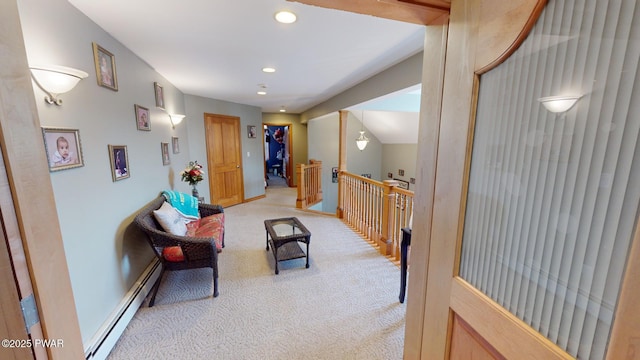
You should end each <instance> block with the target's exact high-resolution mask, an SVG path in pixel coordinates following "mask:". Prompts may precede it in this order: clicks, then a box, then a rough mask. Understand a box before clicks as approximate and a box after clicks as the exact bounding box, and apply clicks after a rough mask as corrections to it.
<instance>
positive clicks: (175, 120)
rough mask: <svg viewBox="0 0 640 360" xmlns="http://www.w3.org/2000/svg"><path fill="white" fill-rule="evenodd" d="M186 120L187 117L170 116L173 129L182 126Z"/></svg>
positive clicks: (180, 115) (179, 115)
mask: <svg viewBox="0 0 640 360" xmlns="http://www.w3.org/2000/svg"><path fill="white" fill-rule="evenodd" d="M184 118H185V115H182V114H169V119H170V120H171V124H172V125H173V127H175V126H176V125H178V124H180V123H181V122H182V120H183V119H184Z"/></svg>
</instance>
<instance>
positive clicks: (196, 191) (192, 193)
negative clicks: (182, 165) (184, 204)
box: [191, 184, 200, 198]
mask: <svg viewBox="0 0 640 360" xmlns="http://www.w3.org/2000/svg"><path fill="white" fill-rule="evenodd" d="M191 186H192V187H193V188H192V189H191V195H193V196H195V197H196V198H200V194H198V188H197V185H195V184H194V185H191Z"/></svg>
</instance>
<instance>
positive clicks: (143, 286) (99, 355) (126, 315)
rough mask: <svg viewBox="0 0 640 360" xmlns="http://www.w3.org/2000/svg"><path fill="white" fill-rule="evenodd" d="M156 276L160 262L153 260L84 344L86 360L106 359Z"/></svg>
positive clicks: (158, 272)
mask: <svg viewBox="0 0 640 360" xmlns="http://www.w3.org/2000/svg"><path fill="white" fill-rule="evenodd" d="M158 276H160V262H159V261H158V259H154V260H153V261H152V262H151V264H149V266H147V268H146V269H145V271H144V272H143V273H142V275H140V278H138V280H137V281H136V283H135V284H133V286H132V287H131V290H129V292H127V294H126V295H125V297H124V298H123V299H122V301H121V302H120V304H119V305H118V307H117V308H116V309H115V310H114V311H113V313H112V314H111V315H110V316H109V318H108V319H107V321H105V323H104V325H102V327H100V329H98V331H97V332H96V335H95V336H94V337H93V338H92V339H91V340H89V342H88V343H87V344H85V346H84V355H85V358H86V359H87V360H103V359H106V358H107V356H108V355H109V353H110V352H111V349H113V347H114V346H115V344H116V342H117V341H118V339H119V338H120V335H122V333H123V332H124V329H125V328H126V327H127V325H128V324H129V322H130V321H131V319H132V318H133V315H135V313H136V311H138V308H139V307H140V305H142V303H143V302H144V299H145V298H146V297H147V294H149V292H150V291H151V288H152V287H153V284H155V282H156V280H157V279H158Z"/></svg>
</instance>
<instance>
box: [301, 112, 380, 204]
mask: <svg viewBox="0 0 640 360" xmlns="http://www.w3.org/2000/svg"><path fill="white" fill-rule="evenodd" d="M307 126H308V134H309V135H308V141H309V159H315V160H321V161H322V211H324V212H328V213H332V214H335V212H336V208H337V206H338V184H337V183H332V182H331V176H332V170H331V169H332V168H333V167H337V166H338V156H339V154H338V152H339V149H338V147H339V140H340V139H339V134H340V117H339V114H338V113H331V114H329V115H326V116H323V117H320V118H317V119H312V120H310V121H309V122H308V123H307ZM361 126H362V123H361V122H360V120H358V119H357V118H356V117H355V116H353V115H352V114H351V113H349V116H348V117H347V170H348V171H349V172H351V173H353V174H356V175H361V174H365V173H366V174H371V177H372V178H373V179H380V169H381V166H382V165H381V157H382V144H381V143H380V141H379V140H378V139H377V138H376V137H375V136H373V135H372V134H371V133H370V132H369V131H368V130H367V129H366V128H365V132H366V135H367V137H368V138H369V140H370V141H369V144H368V145H367V147H366V149H365V150H363V151H360V150H358V148H357V147H356V141H355V139H356V138H357V137H358V136H359V135H360V128H361Z"/></svg>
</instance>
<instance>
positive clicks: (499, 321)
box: [404, 0, 640, 359]
mask: <svg viewBox="0 0 640 360" xmlns="http://www.w3.org/2000/svg"><path fill="white" fill-rule="evenodd" d="M558 3H562V2H558ZM594 3H595V1H594ZM545 5H546V1H543V0H541V1H535V0H530V1H529V0H518V1H500V0H483V1H464V0H460V1H456V0H454V1H452V7H451V20H450V25H449V29H448V31H447V34H446V38H447V39H446V67H444V70H443V75H442V77H443V80H442V89H440V90H439V91H434V92H433V93H429V94H426V95H425V93H426V92H425V91H424V90H423V95H425V97H428V96H430V99H433V98H439V99H441V101H442V103H441V104H438V103H437V102H435V103H433V104H430V105H432V106H433V107H429V108H428V109H427V110H426V111H427V114H426V117H425V118H424V122H422V121H421V125H420V144H419V150H424V151H423V152H421V153H422V154H423V156H424V158H425V159H424V160H422V161H418V171H419V172H424V173H426V174H429V175H431V176H432V178H427V179H425V180H423V181H425V182H424V183H419V184H418V188H419V190H417V191H416V203H418V204H419V206H417V207H416V208H415V210H414V211H415V212H414V229H413V234H412V236H413V237H414V239H413V240H412V251H411V275H410V277H409V297H408V303H407V318H406V322H407V324H406V332H405V354H404V357H405V359H427V358H428V359H471V358H474V359H503V358H507V359H569V358H572V356H571V355H570V354H569V353H568V352H567V351H565V350H563V348H560V347H559V346H558V345H556V343H555V342H552V341H551V340H549V339H548V338H547V337H546V336H543V335H542V334H540V333H539V332H538V331H536V330H535V329H534V328H533V327H531V326H529V325H528V324H527V323H525V322H524V321H522V320H521V319H520V318H519V317H517V316H516V315H513V314H512V313H511V312H510V311H508V310H507V309H506V308H504V307H502V306H501V305H500V304H498V302H497V301H494V300H493V299H492V298H491V297H490V296H488V295H486V290H483V291H481V290H480V289H478V288H476V287H474V286H473V285H471V283H470V281H467V280H465V278H463V277H462V275H460V274H461V270H460V268H461V263H463V262H464V260H465V259H464V256H465V253H463V251H462V249H463V244H462V242H463V240H462V239H463V234H464V232H465V230H466V227H465V225H466V224H465V221H466V218H465V212H466V211H469V209H467V208H466V206H467V201H468V199H467V194H468V193H469V187H470V179H469V178H470V176H471V175H470V174H471V172H470V167H471V163H472V161H473V160H472V159H471V152H472V149H473V145H474V140H475V139H476V138H477V137H478V134H477V132H479V131H480V130H479V129H478V128H476V127H475V124H474V121H475V118H476V111H479V110H478V108H476V104H477V101H478V93H479V86H480V85H479V84H480V78H479V75H481V74H483V73H484V72H486V71H489V69H491V68H492V67H493V66H494V65H496V64H499V63H500V62H502V60H504V59H505V58H507V57H509V55H510V54H511V53H513V51H515V49H516V48H518V46H519V44H520V43H521V41H522V40H523V39H524V38H525V37H526V36H527V34H528V32H529V30H530V29H531V28H532V26H533V24H534V23H535V21H536V20H537V18H538V17H539V15H540V13H541V11H542V9H543V8H544V6H545ZM577 22H578V23H579V21H577ZM614 24H615V22H614ZM431 32H432V31H431V30H427V36H429V34H430V33H431ZM431 40H432V39H427V43H428V42H429V41H431ZM436 40H437V39H436ZM433 42H434V43H437V41H433ZM539 50H540V49H536V51H539ZM443 58H444V57H443ZM428 61H430V59H428V60H426V61H425V66H424V69H425V72H427V73H429V72H430V70H429V69H430V68H429V67H428V66H427V65H426V63H427V62H428ZM433 65H437V64H433ZM432 69H434V70H432V71H433V72H434V73H437V72H438V71H440V70H439V69H438V68H437V66H434V67H433V68H432ZM427 77H429V75H428V74H427V75H426V77H425V78H424V79H423V84H424V83H427V82H425V81H424V80H425V79H427ZM514 77H515V76H514ZM430 80H433V82H428V84H429V85H430V86H431V85H437V83H438V81H437V80H438V77H437V76H434V77H432V78H430ZM589 80H591V79H589ZM531 86H533V85H531ZM436 90H437V89H436ZM439 92H441V93H442V95H441V97H440V96H438V93H439ZM534 101H535V99H534ZM501 105H502V104H501ZM537 105H538V106H541V105H540V104H537ZM503 106H506V105H503ZM423 108H424V107H423ZM440 109H441V110H440ZM421 116H424V115H421ZM518 119H520V117H519V115H518V114H516V115H514V116H513V121H514V122H516V121H518ZM421 120H422V119H421ZM554 120H556V121H564V120H565V119H563V118H557V119H554ZM523 122H524V121H523ZM423 124H424V125H426V129H427V130H428V131H423ZM474 132H475V133H474ZM496 134H497V135H496V137H495V139H496V140H495V144H502V143H503V142H501V141H502V140H503V139H509V138H510V136H509V135H507V134H506V133H497V132H496ZM515 138H516V140H515V141H517V139H518V137H515ZM425 140H435V141H425ZM504 142H506V140H504ZM543 160H546V161H548V158H547V159H543ZM480 164H482V166H484V165H487V164H489V165H491V164H490V163H488V162H482V161H481V162H480ZM493 166H504V164H500V165H495V164H493ZM485 171H486V170H485ZM499 180H500V179H497V181H499ZM596 185H597V183H596ZM419 200H421V201H419ZM496 203H498V204H500V205H502V202H499V201H497V200H496ZM481 211H482V210H481ZM505 212H506V213H509V214H513V213H514V212H513V209H512V212H509V211H508V209H505ZM636 216H637V215H636ZM638 224H640V221H638V219H636V221H635V225H634V229H633V233H632V235H633V236H632V239H631V247H630V250H629V251H628V252H626V253H624V254H623V255H624V256H628V258H626V261H627V263H626V269H625V270H626V275H625V276H624V278H623V279H624V280H623V283H622V288H621V291H620V297H619V302H618V304H617V308H616V309H615V317H614V320H615V321H614V322H613V327H612V332H611V335H610V341H609V344H608V347H607V349H606V354H605V356H604V357H605V358H607V359H621V358H625V359H627V358H628V359H637V358H638V350H637V349H638V348H639V347H638V340H637V339H638V338H639V336H640V320H639V319H640V315H639V311H638V307H637V304H638V301H639V299H640V290H638V287H637V276H638V274H640V225H638ZM487 228H490V226H489V225H487V226H486V227H485V229H487ZM496 237H497V236H496ZM491 246H494V244H493V243H491V242H487V243H485V244H484V248H480V249H481V250H485V249H486V248H490V247H491ZM488 253H489V252H487V254H488ZM467 254H468V253H467ZM503 254H504V258H502V259H501V260H503V262H505V263H506V262H507V261H508V260H511V259H512V257H511V258H510V256H511V255H510V254H509V253H506V252H505V253H503ZM571 254H572V252H571V251H569V252H566V253H565V254H562V255H559V256H558V258H559V259H561V260H562V261H564V259H567V258H570V255H571ZM554 255H555V254H554ZM486 256H487V257H488V256H490V255H486ZM624 256H621V257H618V261H624ZM513 263H514V264H516V265H514V266H513V267H512V269H514V270H513V272H514V273H515V272H516V271H517V270H518V266H525V265H526V264H523V263H518V262H517V261H514V262H513ZM562 263H563V264H564V262H562ZM531 267H533V266H531ZM531 267H530V268H531ZM496 271H497V270H496ZM585 272H586V271H585ZM633 279H635V281H636V285H632V282H633V281H634V280H633ZM581 281H582V280H581ZM532 283H533V284H534V286H538V287H539V288H546V287H549V288H551V287H552V285H551V284H545V283H542V282H536V281H532ZM559 285H566V284H560V281H557V283H556V284H553V288H556V289H561V288H560V286H559ZM514 286H515V285H514ZM523 287H524V285H523ZM558 292H560V291H558ZM567 292H568V291H567ZM543 300H544V299H543ZM554 301H557V300H554ZM563 301H564V300H563ZM589 301H591V299H589ZM567 302H568V301H567ZM589 304H590V303H589ZM631 304H635V307H634V305H631ZM536 305H537V304H536ZM549 313H551V312H549ZM565 315H566V314H565V313H562V312H559V313H555V314H554V316H555V317H556V318H558V317H564V316H565ZM521 316H522V315H521ZM550 316H551V315H550ZM599 316H600V315H598V317H599ZM577 326H581V325H577ZM598 357H599V356H596V358H598Z"/></svg>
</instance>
